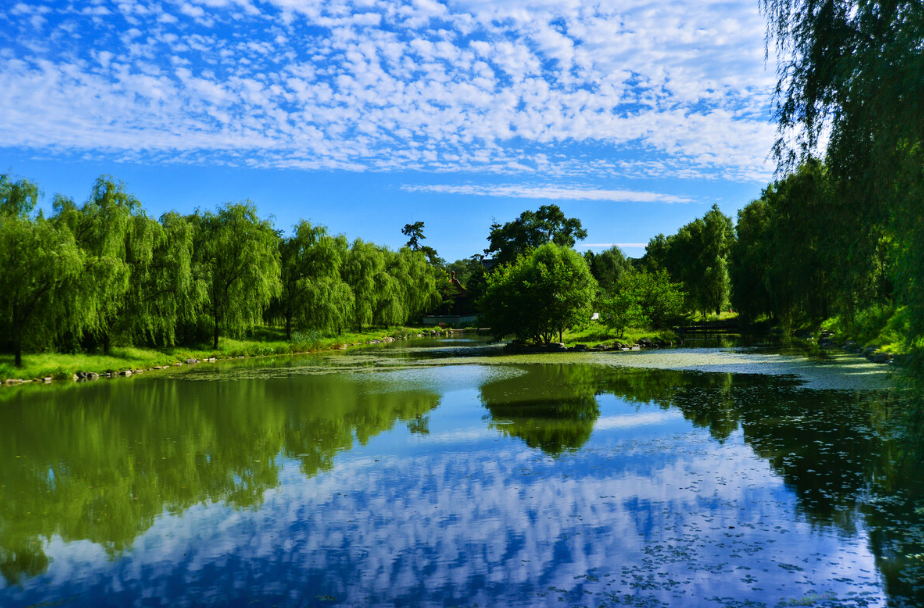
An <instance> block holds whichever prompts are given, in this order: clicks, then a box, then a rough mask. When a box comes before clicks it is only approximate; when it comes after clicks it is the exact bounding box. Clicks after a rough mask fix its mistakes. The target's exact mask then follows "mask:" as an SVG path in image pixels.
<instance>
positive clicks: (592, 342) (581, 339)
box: [562, 323, 678, 346]
mask: <svg viewBox="0 0 924 608" xmlns="http://www.w3.org/2000/svg"><path fill="white" fill-rule="evenodd" d="M642 338H647V339H649V340H651V341H656V340H664V341H665V342H672V343H674V344H676V343H677V342H678V337H677V334H676V333H674V332H673V331H671V330H670V329H659V330H656V329H648V328H644V327H629V328H627V329H626V331H625V333H624V334H623V335H622V337H617V336H616V332H615V331H613V330H611V329H609V328H608V327H606V326H605V325H603V324H601V323H591V324H590V325H588V326H587V327H585V328H583V329H579V330H569V331H566V332H565V333H564V335H563V336H562V339H563V340H564V343H565V344H566V345H568V346H573V345H575V344H586V345H587V346H596V345H597V344H607V345H610V344H612V343H613V342H621V343H623V344H626V343H628V344H635V343H636V342H638V341H639V340H641V339H642Z"/></svg>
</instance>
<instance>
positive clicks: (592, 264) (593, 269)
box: [584, 246, 632, 292]
mask: <svg viewBox="0 0 924 608" xmlns="http://www.w3.org/2000/svg"><path fill="white" fill-rule="evenodd" d="M584 259H585V260H586V261H587V266H588V268H590V273H591V274H592V275H594V278H595V279H597V283H598V284H599V285H600V289H601V291H603V292H609V291H612V289H613V287H614V286H615V285H616V284H617V283H618V282H619V279H620V278H621V277H622V275H623V274H625V273H626V272H630V271H631V270H632V263H631V262H630V261H629V260H628V259H627V258H626V256H625V254H624V253H623V252H622V250H621V249H620V248H619V247H616V246H613V247H610V248H609V249H605V250H603V251H601V252H600V253H597V254H595V253H594V252H593V251H590V250H587V251H586V252H584Z"/></svg>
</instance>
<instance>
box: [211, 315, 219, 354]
mask: <svg viewBox="0 0 924 608" xmlns="http://www.w3.org/2000/svg"><path fill="white" fill-rule="evenodd" d="M212 348H213V349H214V350H218V317H217V316H216V317H215V341H214V342H213V343H212Z"/></svg>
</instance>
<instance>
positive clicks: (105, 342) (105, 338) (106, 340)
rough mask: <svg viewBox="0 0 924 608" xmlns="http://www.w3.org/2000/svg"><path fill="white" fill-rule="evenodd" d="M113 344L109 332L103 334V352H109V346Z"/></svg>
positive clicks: (106, 353)
mask: <svg viewBox="0 0 924 608" xmlns="http://www.w3.org/2000/svg"><path fill="white" fill-rule="evenodd" d="M110 346H111V340H110V339H109V332H108V331H107V332H106V333H104V334H103V354H104V355H108V354H109V347H110Z"/></svg>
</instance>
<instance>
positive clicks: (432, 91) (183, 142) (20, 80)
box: [0, 0, 775, 202]
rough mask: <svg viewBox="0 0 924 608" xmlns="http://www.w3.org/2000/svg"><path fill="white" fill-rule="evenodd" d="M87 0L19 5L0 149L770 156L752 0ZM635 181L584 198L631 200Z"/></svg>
mask: <svg viewBox="0 0 924 608" xmlns="http://www.w3.org/2000/svg"><path fill="white" fill-rule="evenodd" d="M92 8H93V9H94V13H95V14H94V15H81V14H76V13H75V12H74V11H70V12H68V11H67V10H64V9H61V10H59V11H52V10H51V9H49V8H48V7H47V6H44V5H38V4H35V3H29V2H19V3H17V4H16V5H14V6H13V8H12V9H10V10H9V11H8V14H7V18H8V19H9V20H10V22H11V23H12V29H13V30H15V34H16V37H17V44H18V46H17V47H11V48H7V49H0V50H4V51H6V52H9V51H12V52H13V53H14V56H15V59H14V60H13V61H5V62H3V64H0V83H2V85H3V87H4V89H3V90H2V91H0V145H2V146H7V147H10V146H25V147H33V148H41V149H46V150H54V151H75V152H81V151H101V150H107V151H110V152H113V153H120V154H130V155H141V156H144V155H148V156H150V157H151V158H155V157H160V156H161V155H167V156H173V157H175V158H195V159H211V160H215V161H218V160H220V161H221V162H244V161H246V162H247V163H249V164H255V165H263V166H279V167H282V166H288V167H296V166H300V167H315V168H342V167H351V168H359V169H364V170H372V171H390V170H397V169H415V170H425V171H431V172H462V171H475V172H487V173H496V174H524V173H526V174H536V173H539V174H541V175H544V176H550V177H563V176H564V177H569V176H570V177H572V178H573V177H579V176H583V175H596V176H603V175H605V176H625V177H663V176H674V177H686V178H695V179H702V178H707V179H725V180H738V181H763V180H765V179H767V178H768V177H769V176H770V175H771V173H772V166H771V164H770V162H769V160H768V150H769V146H770V144H771V143H772V141H773V140H774V137H775V130H774V128H773V126H772V125H771V124H770V122H769V106H770V95H771V91H772V85H773V81H774V74H773V72H772V69H770V70H768V69H765V67H764V65H763V41H762V33H763V24H762V21H761V18H760V15H759V13H758V11H757V6H756V4H755V5H753V6H752V5H751V4H750V3H748V4H746V5H740V6H738V5H731V6H730V5H728V4H727V3H720V2H718V0H705V1H703V2H697V1H694V0H680V1H678V2H675V3H669V4H663V3H658V4H656V3H651V2H641V1H638V0H632V1H629V2H626V3H621V4H620V5H619V7H615V6H612V7H608V6H600V5H599V4H595V3H593V2H591V1H590V0H565V1H555V2H553V1H551V0H509V1H507V2H504V3H496V2H487V1H486V0H448V1H444V2H437V1H436V0H396V1H395V2H389V3H383V2H375V1H373V0H266V1H265V2H262V3H259V4H257V3H253V2H250V1H249V0H172V1H170V2H152V1H149V0H132V1H129V0H117V1H116V0H101V2H99V3H97V4H94V5H93V7H92ZM36 17H38V18H40V19H41V20H49V21H52V22H53V23H54V24H55V25H63V24H64V22H65V20H67V21H68V23H71V22H73V21H74V20H77V23H78V27H69V28H67V29H65V28H63V27H59V28H58V30H57V32H58V34H59V35H58V36H57V37H56V38H55V39H53V41H51V42H49V40H48V39H47V37H44V36H43V35H42V32H41V31H38V30H36V29H35V28H33V27H31V25H30V23H31V22H30V20H31V19H33V18H36ZM117 32H124V33H123V34H117ZM5 44H6V45H8V44H9V43H5V42H0V45H5ZM28 49H31V50H28ZM104 53H111V54H112V55H111V58H110V56H109V55H104ZM103 58H106V59H103ZM101 59H102V61H101ZM101 65H102V67H104V68H107V67H111V68H112V69H113V76H112V77H103V76H101V75H100V74H99V73H98V72H97V70H99V67H100V66H101ZM115 66H118V67H119V69H115ZM177 66H181V67H182V68H183V70H180V69H178V67H177ZM152 67H153V68H155V70H154V73H152ZM91 100H92V103H91ZM26 102H28V103H26ZM232 150H233V151H234V157H233V158H230V157H228V156H227V155H228V153H229V151H232ZM627 156H632V157H634V160H631V161H630V160H625V158H626V157H627ZM623 194H624V193H622V191H612V192H609V191H591V190H587V191H584V194H583V195H582V197H583V198H584V199H585V200H630V199H624V198H620V197H621V196H623ZM637 194H639V193H634V195H637ZM641 194H643V195H650V196H655V197H656V200H659V201H664V202H681V201H679V200H674V201H668V199H667V198H665V197H664V196H663V195H654V194H652V193H641ZM507 196H515V195H513V194H508V195H507ZM522 196H533V195H531V194H523V195H522ZM543 196H544V197H547V198H559V197H567V196H574V193H573V191H570V194H568V193H565V192H564V191H563V192H554V191H546V193H545V194H544V195H543ZM595 197H596V198H595ZM614 197H615V198H614ZM631 200H639V199H631ZM641 200H647V199H641Z"/></svg>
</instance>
